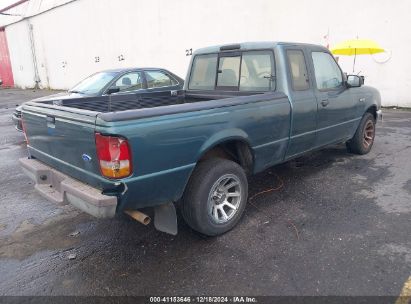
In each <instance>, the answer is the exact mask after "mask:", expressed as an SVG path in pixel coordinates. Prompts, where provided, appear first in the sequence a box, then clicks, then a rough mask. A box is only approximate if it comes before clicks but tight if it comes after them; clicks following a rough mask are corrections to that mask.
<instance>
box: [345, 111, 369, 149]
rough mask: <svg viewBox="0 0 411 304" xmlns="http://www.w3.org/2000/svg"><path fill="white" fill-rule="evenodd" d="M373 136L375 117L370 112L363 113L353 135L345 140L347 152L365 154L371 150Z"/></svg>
mask: <svg viewBox="0 0 411 304" xmlns="http://www.w3.org/2000/svg"><path fill="white" fill-rule="evenodd" d="M374 138H375V118H374V116H373V115H372V114H371V113H368V112H367V113H365V115H364V116H363V118H362V119H361V122H360V124H359V126H358V128H357V131H356V132H355V135H354V137H353V138H352V139H351V140H350V141H348V142H347V149H348V151H349V152H352V153H356V154H367V153H368V152H370V151H371V148H372V146H373V144H374Z"/></svg>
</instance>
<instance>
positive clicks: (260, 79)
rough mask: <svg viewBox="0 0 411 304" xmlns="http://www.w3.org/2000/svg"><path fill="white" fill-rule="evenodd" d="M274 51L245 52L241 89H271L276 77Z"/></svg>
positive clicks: (242, 63) (242, 64)
mask: <svg viewBox="0 0 411 304" xmlns="http://www.w3.org/2000/svg"><path fill="white" fill-rule="evenodd" d="M273 70H274V58H273V53H272V52H267V51H254V52H244V53H243V57H242V62H241V80H240V91H264V92H265V91H270V90H271V88H272V86H273V85H272V83H273V78H274V72H273Z"/></svg>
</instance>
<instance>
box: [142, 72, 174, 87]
mask: <svg viewBox="0 0 411 304" xmlns="http://www.w3.org/2000/svg"><path fill="white" fill-rule="evenodd" d="M145 73H146V80H147V88H161V87H168V86H173V85H176V84H178V82H177V81H176V80H175V79H173V78H171V77H170V76H168V75H167V74H166V73H164V72H162V71H146V72H145Z"/></svg>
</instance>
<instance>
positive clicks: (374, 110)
mask: <svg viewBox="0 0 411 304" xmlns="http://www.w3.org/2000/svg"><path fill="white" fill-rule="evenodd" d="M366 112H368V113H371V114H372V115H373V116H374V119H377V107H376V106H374V105H373V106H371V107H369V108H368V109H367V111H366Z"/></svg>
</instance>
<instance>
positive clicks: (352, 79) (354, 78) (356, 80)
mask: <svg viewBox="0 0 411 304" xmlns="http://www.w3.org/2000/svg"><path fill="white" fill-rule="evenodd" d="M363 84H364V77H363V76H358V75H348V76H347V85H348V87H350V88H359V87H360V86H362V85H363Z"/></svg>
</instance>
